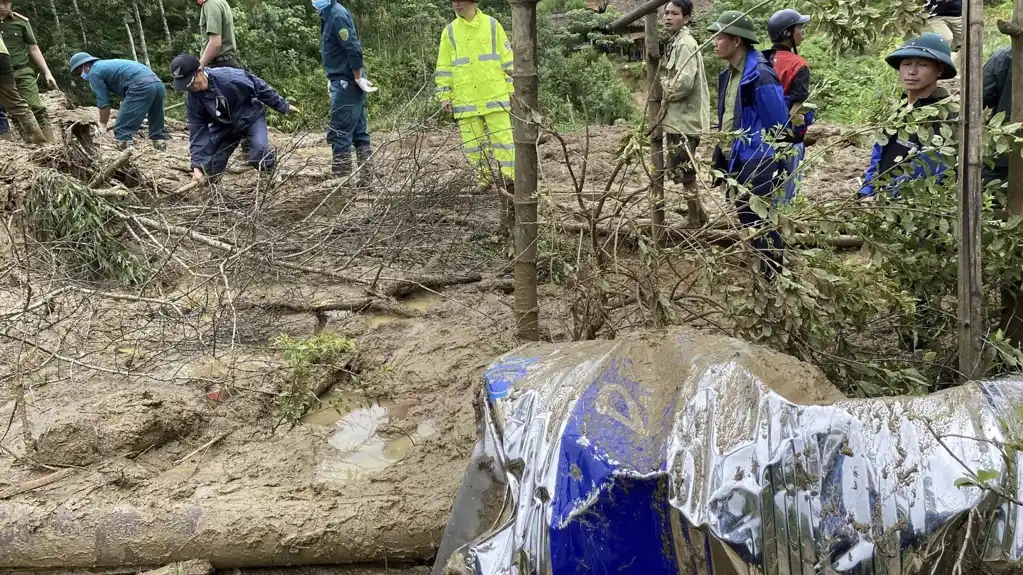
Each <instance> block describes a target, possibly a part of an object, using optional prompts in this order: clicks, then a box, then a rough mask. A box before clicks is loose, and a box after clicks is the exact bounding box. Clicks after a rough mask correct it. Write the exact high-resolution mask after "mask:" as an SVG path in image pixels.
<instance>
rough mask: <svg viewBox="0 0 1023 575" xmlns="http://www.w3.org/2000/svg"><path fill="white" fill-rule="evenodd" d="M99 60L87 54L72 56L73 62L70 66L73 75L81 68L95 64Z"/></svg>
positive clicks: (80, 53)
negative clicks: (91, 63)
mask: <svg viewBox="0 0 1023 575" xmlns="http://www.w3.org/2000/svg"><path fill="white" fill-rule="evenodd" d="M97 60H99V58H97V57H95V56H90V55H89V54H87V53H85V52H78V53H77V54H75V55H74V56H71V62H70V63H69V64H68V65H69V66H71V73H72V74H74V73H75V70H77V69H79V68H81V67H82V66H84V65H86V64H88V63H89V62H95V61H97Z"/></svg>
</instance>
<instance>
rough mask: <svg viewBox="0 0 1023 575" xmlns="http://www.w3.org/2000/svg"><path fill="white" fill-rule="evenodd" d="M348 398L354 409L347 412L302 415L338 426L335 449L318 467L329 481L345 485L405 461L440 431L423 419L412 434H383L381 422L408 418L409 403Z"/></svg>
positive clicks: (310, 420)
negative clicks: (381, 432)
mask: <svg viewBox="0 0 1023 575" xmlns="http://www.w3.org/2000/svg"><path fill="white" fill-rule="evenodd" d="M345 399H346V402H345V403H346V405H352V406H353V407H354V409H351V410H350V411H347V412H346V411H345V410H344V408H328V409H324V410H320V411H317V412H314V413H310V414H308V415H306V416H305V417H303V418H302V422H303V423H307V424H311V425H329V426H331V427H333V428H334V432H333V433H331V434H330V436H329V437H328V438H327V444H328V445H330V446H331V447H332V448H333V450H331V451H332V453H330V454H328V455H327V457H326V459H325V460H324V461H322V462H320V464H319V465H318V466H317V468H316V476H317V478H319V479H320V480H322V481H324V482H326V483H330V484H335V485H345V484H348V483H351V482H352V481H355V480H357V479H360V478H362V477H364V476H365V475H367V474H370V473H373V472H376V471H380V470H382V469H384V468H386V467H388V466H389V465H393V464H395V463H397V462H399V461H401V460H402V459H404V458H405V456H407V455H408V454H409V452H411V451H412V449H413V448H414V447H415V446H416V445H418V444H419V443H421V442H422V441H423V440H425V439H429V438H430V437H433V436H434V435H436V434H437V428H436V424H435V423H434V422H432V421H429V420H427V421H423V422H421V423H419V425H417V426H416V429H415V431H414V432H412V433H411V434H406V435H404V436H401V437H394V438H385V437H381V436H380V434H379V433H378V430H379V428H380V426H381V425H384V424H387V423H391V422H393V421H398V420H401V419H404V418H405V417H406V416H407V415H408V410H409V407H408V406H402V405H397V404H394V403H388V402H384V403H380V402H377V401H374V402H372V403H371V404H369V405H365V404H362V405H360V404H358V403H357V402H356V401H357V400H355V399H354V398H345Z"/></svg>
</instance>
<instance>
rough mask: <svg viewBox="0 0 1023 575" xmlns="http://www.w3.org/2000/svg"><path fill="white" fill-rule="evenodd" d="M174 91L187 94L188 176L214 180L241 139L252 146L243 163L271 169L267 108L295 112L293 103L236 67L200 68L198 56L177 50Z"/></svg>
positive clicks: (173, 65) (173, 67) (272, 158)
mask: <svg viewBox="0 0 1023 575" xmlns="http://www.w3.org/2000/svg"><path fill="white" fill-rule="evenodd" d="M171 75H172V76H173V78H174V89H175V90H177V91H179V92H188V96H187V97H186V99H185V110H186V114H187V117H188V151H189V156H190V158H191V164H190V168H191V170H192V180H193V181H196V182H201V181H203V180H204V179H205V178H206V177H207V176H208V177H209V178H210V179H211V180H214V181H215V180H216V179H218V178H219V177H220V176H221V175H222V174H223V173H224V171H226V170H227V163H228V161H229V160H230V159H231V155H232V154H233V153H234V151H235V149H237V147H238V144H239V143H240V142H241V141H242V139H248V140H249V145H250V146H251V149H250V151H249V159H248V164H249V165H250V166H253V167H255V168H257V169H259V170H261V171H270V170H273V168H274V166H275V165H276V164H277V157H276V155H275V154H274V151H273V149H272V148H271V146H270V134H269V131H268V129H267V125H266V108H265V106H270V107H271V108H273V109H275V110H277V111H278V112H280V113H281V114H297V113H299V109H298V107H297V106H294V105H291V104H289V103H288V102H287V100H285V99H284V98H283V97H281V95H280V94H278V93H277V91H276V90H274V89H273V88H272V87H271V86H270V85H269V84H267V83H266V82H265V81H264V80H263V79H262V78H259V77H258V76H256V75H254V74H251V73H249V72H246V71H245V70H239V69H236V68H203V67H201V66H200V65H199V59H198V58H196V57H195V56H192V55H191V54H181V55H179V56H177V57H176V58H174V61H173V62H171Z"/></svg>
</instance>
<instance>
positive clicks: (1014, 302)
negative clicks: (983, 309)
mask: <svg viewBox="0 0 1023 575" xmlns="http://www.w3.org/2000/svg"><path fill="white" fill-rule="evenodd" d="M1002 24H1003V23H1002V22H999V28H1000V29H1002V31H1003V32H1006V33H1007V34H1009V36H1010V37H1011V38H1012V84H1011V86H1005V87H1004V88H1002V89H1003V90H1009V89H1011V90H1012V94H1013V98H1012V110H1011V111H1010V122H1013V123H1015V122H1023V97H1021V96H1020V95H1023V0H1016V2H1015V4H1014V5H1013V9H1012V24H1011V26H1003V25H1002ZM1021 153H1023V145H1020V144H1016V145H1014V146H1013V147H1012V152H1011V153H1010V154H1009V197H1008V202H1007V203H1006V209H1007V211H1008V212H1009V217H1010V218H1011V217H1013V216H1023V157H1021V155H1020V154H1021ZM1001 328H1002V330H1003V331H1004V332H1005V336H1006V337H1007V338H1008V339H1009V341H1010V342H1012V344H1013V345H1017V346H1018V345H1020V344H1023V291H1021V289H1020V286H1019V285H1012V284H1008V285H1006V286H1005V287H1004V288H1003V289H1002V321H1001Z"/></svg>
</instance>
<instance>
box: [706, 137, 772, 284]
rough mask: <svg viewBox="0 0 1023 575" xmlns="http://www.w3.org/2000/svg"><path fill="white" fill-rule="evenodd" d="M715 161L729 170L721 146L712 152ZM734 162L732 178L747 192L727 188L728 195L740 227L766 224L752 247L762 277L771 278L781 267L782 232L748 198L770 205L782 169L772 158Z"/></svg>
mask: <svg viewBox="0 0 1023 575" xmlns="http://www.w3.org/2000/svg"><path fill="white" fill-rule="evenodd" d="M714 164H715V167H717V168H718V169H719V170H721V171H723V172H728V162H727V161H725V159H724V155H723V154H722V153H721V151H720V148H719V149H717V150H715V151H714ZM736 164H737V165H738V167H739V172H738V174H736V178H735V179H736V181H738V182H739V183H740V184H742V185H743V186H744V187H746V188H747V190H748V191H743V192H739V190H737V189H730V190H729V194H730V195H732V194H735V196H734V197H735V208H736V211H737V212H738V213H737V215H738V217H739V223H740V224H741V225H742V227H744V228H752V227H756V228H763V227H765V226H767V227H769V229H768V230H767V231H762V232H760V234H759V235H758V236H757V237H756V239H754V240H753V247H754V248H755V249H756V250H757V253H759V254H760V258H761V259H762V261H763V264H762V265H763V271H764V277H766V278H767V280H768V281H771V280H772V279H774V276H775V274H777V273H778V272H779V271H781V267H782V257H781V256H782V252H781V249H782V241H781V234H780V233H778V230H777V229H776V228H774V227H773V224H771V222H770V221H769V220H765V219H764V218H762V217H760V215H759V214H757V212H756V210H754V209H753V207H752V206H751V205H750V200H751V196H758V197H760V198H762V203H763V204H764V206H765V207H767V208H770V206H771V197H772V194H773V193H774V189H775V186H776V184H777V183H778V182H779V181H780V177H782V176H781V175H782V174H784V168H783V167H782V166H781V165H780V164H779V163H778V162H776V161H774V159H773V158H763V159H751V160H748V161H746V162H742V163H740V162H736Z"/></svg>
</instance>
